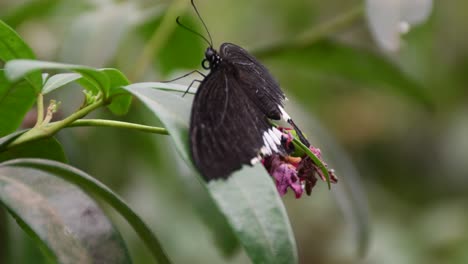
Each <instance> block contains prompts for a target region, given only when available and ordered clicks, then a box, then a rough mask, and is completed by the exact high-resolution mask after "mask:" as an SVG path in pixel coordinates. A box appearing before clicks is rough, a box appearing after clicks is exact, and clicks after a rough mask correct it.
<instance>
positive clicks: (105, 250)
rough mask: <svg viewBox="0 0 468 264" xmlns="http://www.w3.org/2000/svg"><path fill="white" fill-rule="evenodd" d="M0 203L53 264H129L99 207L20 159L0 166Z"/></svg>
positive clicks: (113, 231) (45, 172) (121, 241)
mask: <svg viewBox="0 0 468 264" xmlns="http://www.w3.org/2000/svg"><path fill="white" fill-rule="evenodd" d="M0 202H1V203H2V204H3V205H4V206H5V207H6V208H7V209H8V211H9V212H10V213H11V214H12V215H13V216H14V217H15V218H16V220H17V221H18V223H19V224H20V226H21V227H22V228H23V229H24V230H25V231H26V232H27V233H28V234H29V235H30V236H31V237H32V238H33V240H35V242H36V243H37V244H38V245H39V246H40V247H41V248H42V249H43V250H44V251H45V254H46V256H47V257H48V258H49V259H51V260H55V261H56V262H59V263H131V260H130V258H129V254H128V250H127V248H126V247H125V244H124V241H123V239H122V238H121V236H120V234H119V233H118V231H117V230H116V229H115V228H114V226H113V224H112V223H111V222H110V221H109V219H108V218H107V217H106V215H105V214H104V213H103V212H102V210H101V209H100V208H99V206H98V205H97V204H96V203H95V202H94V201H93V200H92V199H91V198H89V197H88V196H87V195H86V194H85V193H83V192H82V191H81V190H80V189H78V188H77V187H75V186H74V185H72V184H70V183H68V182H66V181H64V180H62V179H60V178H57V177H55V175H54V174H52V173H50V172H47V171H43V170H40V169H37V168H32V167H28V166H23V165H22V164H21V160H14V161H10V162H6V163H2V164H0Z"/></svg>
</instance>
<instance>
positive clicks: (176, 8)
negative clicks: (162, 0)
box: [129, 0, 188, 81]
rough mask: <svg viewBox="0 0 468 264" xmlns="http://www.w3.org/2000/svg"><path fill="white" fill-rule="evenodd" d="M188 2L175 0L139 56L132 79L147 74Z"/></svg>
mask: <svg viewBox="0 0 468 264" xmlns="http://www.w3.org/2000/svg"><path fill="white" fill-rule="evenodd" d="M187 3H188V0H175V1H173V4H172V5H170V6H169V8H168V9H167V11H166V14H165V15H164V18H163V19H162V21H161V24H160V25H159V27H158V28H157V29H156V30H155V31H154V33H153V35H152V36H151V39H150V40H149V41H148V43H147V44H146V45H145V47H144V48H143V51H142V52H141V54H140V56H139V57H138V60H137V61H136V63H135V70H134V71H133V72H132V73H131V74H130V75H129V79H130V80H131V81H135V80H138V79H140V78H141V77H142V76H143V75H144V74H145V72H146V70H147V69H148V66H149V65H150V63H151V61H152V60H153V59H154V56H155V55H157V54H158V53H159V52H160V50H161V49H162V48H163V47H164V44H166V43H167V40H168V39H169V37H170V36H171V34H172V32H173V31H174V29H175V28H176V26H177V24H176V22H175V21H176V18H177V16H179V14H181V13H182V12H183V11H184V10H185V8H186V7H187Z"/></svg>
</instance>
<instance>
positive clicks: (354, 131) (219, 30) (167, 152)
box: [0, 0, 468, 264]
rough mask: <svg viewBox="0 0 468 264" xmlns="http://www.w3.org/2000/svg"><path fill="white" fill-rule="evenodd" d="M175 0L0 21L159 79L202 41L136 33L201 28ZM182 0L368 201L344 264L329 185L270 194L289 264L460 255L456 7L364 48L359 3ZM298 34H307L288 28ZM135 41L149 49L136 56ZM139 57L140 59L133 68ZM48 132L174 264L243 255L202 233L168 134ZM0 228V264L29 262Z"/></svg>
mask: <svg viewBox="0 0 468 264" xmlns="http://www.w3.org/2000/svg"><path fill="white" fill-rule="evenodd" d="M174 2H175V3H174ZM181 2H187V3H185V4H181ZM188 2H189V1H188V0H187V1H178V3H177V1H156V0H154V1H150V0H140V1H111V0H87V1H85V0H82V1H75V0H63V1H59V0H22V1H18V0H1V1H0V19H2V20H4V21H5V22H6V23H7V24H9V25H10V26H12V27H13V28H14V29H15V30H17V31H18V32H19V34H20V35H21V36H22V37H23V38H24V39H25V40H26V42H27V43H28V44H29V45H30V46H31V47H32V48H33V50H34V51H35V53H36V54H37V57H38V59H41V60H49V61H60V62H69V63H74V64H84V65H90V66H95V67H106V66H108V67H115V68H118V69H120V70H122V71H123V72H124V73H125V74H127V76H129V77H130V78H131V81H132V82H142V81H159V80H167V79H171V78H173V77H176V76H179V75H181V74H183V73H185V72H188V71H190V70H192V69H200V68H201V67H200V61H201V60H202V59H203V56H204V49H205V48H206V45H205V43H203V42H202V41H201V40H200V39H199V38H197V37H196V36H194V35H193V34H190V33H188V32H187V31H184V30H183V29H181V28H178V27H176V25H175V21H174V27H173V28H169V29H167V28H166V31H167V32H166V33H167V34H163V33H164V32H163V33H161V32H159V33H158V34H161V35H157V36H165V37H164V38H162V37H161V38H158V39H157V40H154V39H153V40H151V38H152V36H153V35H154V31H155V30H158V28H159V25H160V24H161V21H163V20H164V18H163V17H164V15H165V14H167V10H176V11H177V12H179V11H180V10H185V12H182V13H181V15H182V21H183V22H185V23H186V24H188V25H190V26H191V27H194V28H195V29H198V30H202V28H201V27H200V24H199V22H198V20H197V19H196V17H195V15H194V12H193V10H191V9H190V6H189V4H188ZM177 5H179V6H182V7H183V8H181V7H177ZM184 5H185V6H184ZM197 5H198V8H199V10H200V12H201V13H202V16H203V18H204V20H205V22H206V24H207V25H208V27H209V29H210V32H211V35H212V36H213V39H214V42H215V46H216V47H218V46H219V45H220V44H221V43H223V42H233V43H236V44H238V45H241V46H243V47H245V48H246V49H248V50H251V51H253V52H254V54H256V55H258V58H259V59H260V60H261V61H262V62H263V63H264V64H265V65H266V66H267V67H268V68H269V69H270V70H271V72H272V73H273V75H274V76H276V77H277V79H278V80H279V82H280V83H281V85H282V87H283V89H284V90H285V92H286V94H287V95H288V98H289V101H288V103H287V108H288V109H289V110H290V112H292V113H293V116H294V117H295V119H297V120H298V121H297V123H298V124H301V127H303V129H304V130H305V131H306V134H307V135H308V136H309V137H310V138H311V141H312V142H313V144H314V145H316V146H318V147H320V148H321V149H322V151H323V154H324V156H325V159H326V160H327V161H328V163H329V165H330V166H331V167H334V168H335V169H336V171H337V174H338V176H339V177H340V179H341V184H342V185H344V183H347V184H348V186H354V187H352V189H353V191H354V192H357V193H358V197H360V199H362V201H361V203H360V208H361V210H362V211H363V213H362V214H363V215H365V214H366V210H367V209H366V203H368V205H369V211H368V213H369V217H370V220H369V223H366V222H365V221H363V222H361V224H368V225H369V227H370V229H371V238H370V241H369V252H368V254H367V257H365V258H363V259H359V258H357V257H356V244H357V242H356V236H355V233H356V230H354V229H353V226H355V225H353V224H352V223H351V222H352V218H350V217H349V215H350V214H353V213H356V212H349V210H350V208H349V206H348V205H347V202H348V201H347V198H346V196H343V192H342V191H341V190H340V187H338V186H334V187H336V188H335V191H332V192H329V191H328V190H327V189H326V185H325V184H319V186H317V187H316V189H314V191H313V193H312V196H311V197H304V198H302V199H300V200H296V199H295V198H294V196H293V195H292V194H290V193H289V194H288V195H287V196H286V197H285V198H284V202H285V204H286V208H287V211H288V214H289V216H290V219H291V223H292V226H293V229H294V231H295V236H296V240H297V245H298V249H299V255H300V261H301V263H401V264H404V263H460V264H461V263H468V250H466V248H467V247H468V211H467V210H466V208H467V204H468V158H467V157H468V89H467V84H468V74H467V72H468V45H467V44H468V22H467V21H466V12H465V11H466V10H468V3H467V2H466V1H461V0H458V1H437V2H435V3H434V6H433V10H432V13H431V15H430V16H429V18H428V19H427V21H425V22H424V23H422V24H421V25H418V26H415V27H413V28H411V30H410V31H409V33H408V34H406V35H404V36H402V40H401V47H400V49H399V50H398V51H393V52H390V51H386V50H384V49H382V48H381V47H379V46H378V45H377V44H376V42H375V40H374V39H373V37H372V35H371V33H370V30H369V25H368V20H366V13H365V12H366V9H365V5H364V2H362V1H337V0H332V1H318V0H296V1H281V0H238V1H228V0H218V1H208V0H198V1H197ZM184 8H185V9H184ZM162 23H164V22H162ZM311 31H312V32H313V33H315V34H317V35H316V37H315V38H309V39H308V40H307V41H305V42H304V41H301V38H298V37H297V36H301V35H302V34H303V32H311ZM151 41H156V43H157V44H156V46H157V48H156V49H155V50H153V51H154V52H153V54H151V53H148V54H150V55H151V56H149V57H147V58H143V59H142V58H141V57H140V56H141V54H142V51H143V50H144V48H145V47H147V46H148V43H150V42H151ZM158 45H159V46H158ZM269 47H279V48H276V49H270V48H269ZM142 60H147V61H149V62H150V65H149V67H147V68H146V69H144V70H139V67H141V64H142ZM189 82H190V79H189V80H185V81H182V83H189ZM80 90H81V89H80V88H78V87H76V88H74V89H73V88H71V89H62V90H61V92H58V93H53V94H52V95H50V96H49V97H50V99H52V98H53V99H59V100H61V101H62V108H61V111H62V113H64V115H65V114H67V113H69V112H71V111H73V110H74V109H76V107H78V106H79V105H80V104H81V103H82V96H81V91H80ZM95 116H99V117H100V118H108V119H119V120H125V121H130V122H137V123H143V124H148V125H159V124H160V123H159V121H158V120H154V118H152V117H151V115H150V114H149V112H148V110H146V109H145V108H144V106H143V105H142V104H140V103H139V102H137V101H135V102H134V105H133V107H132V109H131V112H130V113H129V114H128V115H126V116H124V117H115V116H112V114H111V113H109V112H107V111H106V110H102V111H100V112H99V113H96V114H95ZM58 139H59V140H60V141H61V142H62V144H63V145H64V147H65V150H66V153H67V155H68V158H69V160H70V163H71V164H72V165H74V166H76V167H78V168H81V169H82V170H84V171H86V172H88V173H89V174H91V175H93V176H95V177H96V178H98V179H100V180H101V181H103V182H104V183H105V184H107V185H108V186H109V187H111V188H112V189H113V190H115V191H117V192H118V193H119V194H121V195H122V196H123V197H124V198H125V199H126V200H127V201H128V202H129V203H130V204H131V205H132V207H133V208H134V209H135V210H136V211H137V212H138V213H139V214H140V215H141V216H142V217H143V219H145V221H146V222H147V223H148V224H150V226H151V227H152V228H153V230H155V233H156V234H157V235H158V237H159V238H160V239H161V241H162V242H163V246H164V248H165V249H166V250H167V252H168V254H169V256H171V257H172V258H173V260H174V261H175V262H176V263H246V262H248V258H247V257H246V255H245V253H243V252H242V250H236V247H235V244H236V243H235V241H233V238H232V235H231V234H229V233H223V232H221V231H219V232H213V231H212V229H210V228H208V225H210V220H211V219H210V217H209V215H207V214H209V212H206V213H205V212H204V208H203V202H204V201H206V199H207V197H206V195H207V194H206V193H205V192H204V189H203V187H202V186H201V185H200V183H199V182H198V181H197V180H196V179H195V178H194V177H193V175H192V174H191V172H190V170H189V169H188V168H187V167H186V165H185V164H184V163H183V161H181V159H180V157H178V155H177V153H176V152H175V149H174V147H173V146H172V144H171V141H170V140H169V138H168V137H165V136H160V135H151V134H144V133H140V132H133V131H131V132H130V131H124V130H117V129H110V128H70V129H66V130H64V131H61V132H60V133H59V135H58ZM357 172H359V173H357ZM338 185H340V183H339V184H338ZM353 210H355V209H353ZM109 213H110V214H111V215H112V216H113V218H114V219H115V221H116V222H117V225H118V227H119V229H120V230H121V231H122V233H123V237H124V238H125V240H126V242H127V243H128V246H129V247H130V250H131V255H132V257H133V258H134V260H135V263H152V262H151V261H152V258H151V257H150V255H149V253H148V252H147V251H146V250H145V248H144V246H142V244H141V242H140V241H139V239H138V237H137V236H136V234H134V233H133V231H132V230H131V229H130V227H129V226H128V225H127V224H126V223H125V222H124V221H123V220H122V219H120V218H119V217H118V216H117V215H113V213H112V211H109ZM0 214H5V212H4V211H0ZM0 218H4V217H2V216H0ZM0 232H1V235H0V262H2V263H3V261H4V262H5V263H13V262H11V261H12V260H15V262H14V263H41V262H40V261H39V260H40V259H42V257H41V253H40V251H39V250H38V249H37V248H35V246H34V244H33V243H32V242H31V241H30V240H29V238H27V237H26V236H25V235H24V234H23V231H21V230H20V229H19V228H18V227H17V225H16V223H15V222H14V220H12V219H10V218H7V222H6V223H5V224H3V223H2V225H1V226H0ZM4 234H6V235H4ZM218 248H222V250H219V249H218ZM226 256H228V257H226Z"/></svg>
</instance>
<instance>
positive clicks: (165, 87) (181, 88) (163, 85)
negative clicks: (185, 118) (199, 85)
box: [127, 82, 197, 95]
mask: <svg viewBox="0 0 468 264" xmlns="http://www.w3.org/2000/svg"><path fill="white" fill-rule="evenodd" d="M127 88H129V89H136V88H138V89H158V90H162V91H169V92H176V93H180V95H182V94H184V93H186V92H187V94H195V92H196V90H197V89H196V88H194V87H191V88H190V90H189V91H187V86H186V85H181V84H176V83H167V82H141V83H134V84H131V85H129V86H127Z"/></svg>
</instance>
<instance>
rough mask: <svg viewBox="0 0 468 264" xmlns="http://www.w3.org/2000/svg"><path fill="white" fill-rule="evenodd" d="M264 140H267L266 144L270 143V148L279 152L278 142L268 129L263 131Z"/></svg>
mask: <svg viewBox="0 0 468 264" xmlns="http://www.w3.org/2000/svg"><path fill="white" fill-rule="evenodd" d="M263 141H265V142H266V144H268V145H269V146H270V150H272V151H274V152H278V148H277V147H276V144H275V142H274V140H273V139H272V138H271V136H270V134H269V133H268V131H265V132H263ZM266 144H265V145H266Z"/></svg>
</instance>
